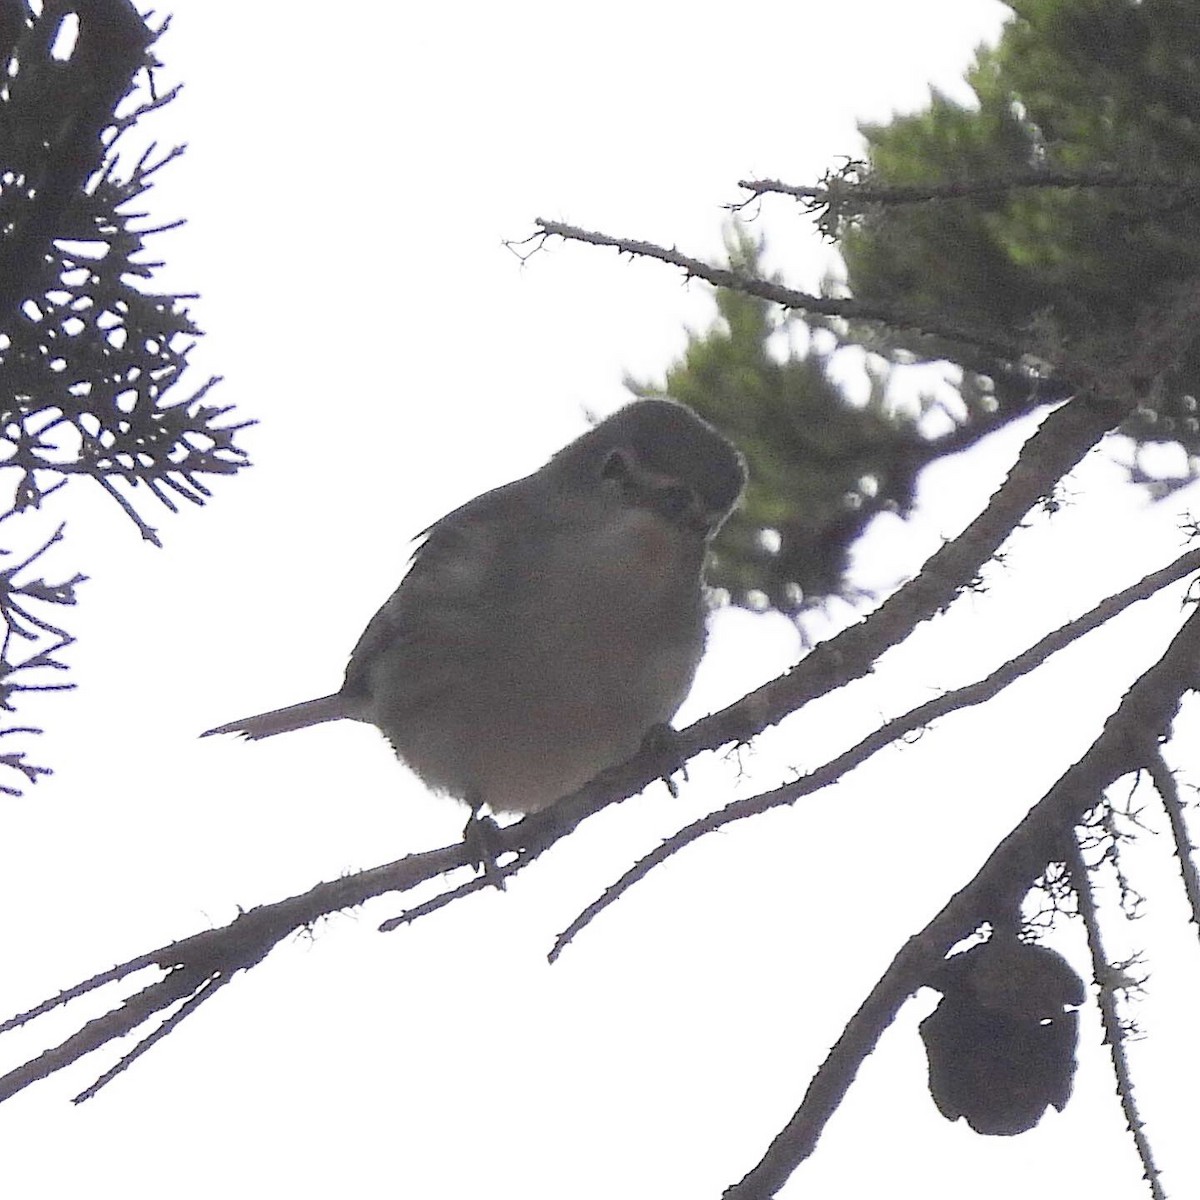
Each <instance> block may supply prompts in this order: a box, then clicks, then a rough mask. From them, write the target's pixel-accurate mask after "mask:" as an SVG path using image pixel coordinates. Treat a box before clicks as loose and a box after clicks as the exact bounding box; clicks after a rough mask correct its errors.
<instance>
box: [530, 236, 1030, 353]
mask: <svg viewBox="0 0 1200 1200" xmlns="http://www.w3.org/2000/svg"><path fill="white" fill-rule="evenodd" d="M534 224H535V225H536V226H537V229H538V232H537V233H536V234H534V235H533V237H532V238H530V239H528V241H530V242H532V243H533V245H532V248H531V249H530V250H529V251H527V252H526V255H525V256H526V257H528V255H529V254H532V253H534V252H535V251H536V250H538V249H540V248H541V246H542V244H543V243H544V242H545V240H546V239H547V238H550V237H560V238H563V239H564V240H565V241H573V242H586V243H587V244H589V245H592V246H606V247H611V248H612V249H614V250H617V251H619V252H620V253H621V254H629V255H632V256H633V257H635V258H653V259H657V260H658V261H659V262H663V263H666V264H667V265H668V266H672V267H678V268H679V269H680V270H681V271H683V273H684V274H685V276H687V278H689V279H703V280H705V282H707V283H711V284H712V285H713V286H714V287H721V288H729V289H730V290H732V291H737V292H744V293H745V294H746V295H748V296H758V297H759V298H760V299H762V300H769V301H770V302H771V303H773V304H778V305H779V306H780V307H781V308H785V309H789V310H790V309H799V310H801V311H803V312H807V313H817V314H819V315H821V316H824V317H841V318H843V319H844V320H847V321H873V322H877V323H879V324H882V325H887V326H888V327H889V328H891V329H896V330H904V331H908V332H912V333H916V334H920V335H922V336H926V337H940V338H947V339H949V340H950V341H954V342H960V343H962V344H964V345H967V346H971V347H974V348H975V349H977V350H981V351H983V352H984V353H985V354H988V355H991V356H992V357H993V358H996V359H999V360H1001V361H1003V362H1007V363H1018V362H1021V361H1022V359H1024V358H1025V356H1026V353H1027V350H1028V345H1027V344H1026V343H1024V342H1021V341H1019V340H1016V339H1013V338H1008V337H1003V336H1001V335H999V334H998V333H996V331H994V330H985V329H980V328H977V327H974V326H966V325H959V324H956V323H955V322H953V321H949V320H947V319H946V318H944V317H941V316H935V315H929V314H920V313H913V312H901V311H898V310H897V309H895V308H893V307H890V306H888V305H881V304H867V303H864V302H863V301H859V300H851V299H846V298H835V297H832V296H814V295H812V294H811V293H808V292H800V291H797V290H796V289H794V288H789V287H785V286H784V285H783V284H781V283H776V282H775V281H774V280H770V279H759V278H756V277H753V276H750V275H743V274H742V273H741V272H739V271H734V270H731V269H730V268H729V267H718V266H716V265H714V264H713V263H706V262H704V261H703V260H702V259H699V258H692V257H690V256H689V255H686V254H682V253H680V252H679V251H678V250H676V249H674V248H673V247H672V248H671V249H668V248H667V247H665V246H658V245H655V244H654V243H653V242H643V241H638V240H636V239H633V238H621V237H612V236H611V235H609V234H606V233H597V232H594V231H592V230H587V229H580V228H578V227H577V226H574V225H566V224H563V222H561V221H547V220H545V219H544V218H542V217H537V218H535V220H534ZM524 244H525V243H513V242H510V243H508V245H509V248H510V249H513V250H516V248H517V246H518V245H524Z"/></svg>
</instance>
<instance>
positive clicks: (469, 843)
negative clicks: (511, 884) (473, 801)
mask: <svg viewBox="0 0 1200 1200" xmlns="http://www.w3.org/2000/svg"><path fill="white" fill-rule="evenodd" d="M463 844H464V845H465V846H466V848H467V865H468V866H471V867H474V868H475V870H476V871H482V872H483V874H484V875H485V876H486V878H487V880H488V882H489V883H490V884H491V885H492V886H493V887H495V888H497V889H498V890H500V891H504V876H503V875H501V874H500V869H499V867H497V865H496V856H497V855H498V854H500V853H501V852H502V851H503V849H504V847H503V846H502V845H501V844H500V826H499V825H497V824H496V821H495V819H494V818H493V817H489V816H481V815H480V812H479V809H478V808H472V809H471V815H470V817H469V818H468V819H467V823H466V825H464V826H463Z"/></svg>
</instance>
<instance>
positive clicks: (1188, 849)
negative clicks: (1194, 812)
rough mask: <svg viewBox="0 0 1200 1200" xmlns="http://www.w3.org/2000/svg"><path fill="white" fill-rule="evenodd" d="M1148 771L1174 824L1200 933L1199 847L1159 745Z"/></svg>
mask: <svg viewBox="0 0 1200 1200" xmlns="http://www.w3.org/2000/svg"><path fill="white" fill-rule="evenodd" d="M1146 769H1147V770H1148V771H1149V772H1150V778H1151V779H1152V780H1153V781H1154V787H1155V789H1156V790H1157V792H1158V794H1159V796H1160V797H1162V802H1163V807H1164V808H1165V809H1166V810H1167V819H1168V820H1169V821H1170V823H1171V837H1172V838H1173V839H1174V842H1175V857H1176V858H1177V859H1178V860H1179V871H1180V874H1181V875H1182V876H1183V890H1184V893H1185V894H1186V896H1187V902H1188V907H1189V908H1190V909H1191V913H1192V916H1191V920H1192V924H1193V925H1195V926H1196V932H1197V933H1200V875H1198V874H1197V872H1196V863H1195V860H1194V859H1193V857H1192V855H1193V854H1195V852H1196V847H1195V846H1194V845H1193V844H1192V839H1191V836H1190V835H1189V833H1188V827H1187V820H1186V819H1185V817H1184V815H1183V802H1182V801H1181V800H1180V798H1179V788H1178V786H1177V785H1176V783H1175V775H1174V772H1172V770H1171V768H1170V767H1168V766H1167V763H1166V760H1165V759H1164V758H1163V756H1162V751H1160V750H1159V749H1158V747H1157V746H1156V747H1155V748H1154V753H1152V754H1151V755H1150V756H1149V758H1148V759H1147V760H1146Z"/></svg>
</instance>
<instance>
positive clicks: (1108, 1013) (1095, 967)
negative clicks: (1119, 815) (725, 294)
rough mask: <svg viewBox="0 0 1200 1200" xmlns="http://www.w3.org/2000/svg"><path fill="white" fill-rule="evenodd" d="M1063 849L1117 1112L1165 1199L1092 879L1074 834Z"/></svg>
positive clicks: (1155, 1191)
mask: <svg viewBox="0 0 1200 1200" xmlns="http://www.w3.org/2000/svg"><path fill="white" fill-rule="evenodd" d="M1064 844H1065V846H1066V852H1067V870H1068V871H1069V872H1070V875H1071V886H1072V887H1073V888H1074V889H1075V898H1076V901H1077V903H1078V905H1079V915H1080V916H1081V917H1082V918H1083V924H1084V928H1085V929H1086V930H1087V943H1088V950H1089V952H1090V953H1091V958H1092V977H1093V978H1094V979H1095V981H1096V1002H1097V1004H1098V1005H1099V1007H1100V1021H1101V1024H1102V1025H1103V1026H1104V1040H1105V1042H1106V1043H1107V1045H1108V1049H1109V1054H1110V1055H1111V1056H1112V1065H1113V1074H1114V1075H1115V1076H1116V1080H1117V1095H1118V1096H1119V1097H1120V1100H1121V1111H1122V1113H1124V1115H1125V1127H1126V1128H1127V1129H1128V1130H1129V1132H1130V1134H1132V1136H1133V1144H1134V1146H1135V1148H1136V1149H1137V1154H1138V1158H1139V1159H1140V1160H1141V1163H1142V1177H1143V1178H1144V1179H1145V1180H1146V1182H1147V1183H1148V1184H1149V1185H1150V1195H1151V1196H1152V1197H1153V1198H1154V1200H1167V1193H1166V1192H1165V1191H1163V1186H1162V1178H1161V1176H1160V1174H1159V1170H1158V1168H1157V1167H1156V1166H1155V1165H1154V1155H1153V1154H1152V1152H1151V1150H1150V1142H1149V1140H1148V1139H1147V1137H1146V1131H1145V1124H1144V1122H1143V1121H1142V1118H1141V1116H1140V1114H1139V1113H1138V1108H1137V1101H1136V1100H1135V1098H1134V1095H1133V1078H1132V1077H1131V1075H1130V1073H1129V1058H1128V1056H1127V1055H1126V1053H1125V1031H1124V1029H1123V1028H1122V1025H1121V1018H1120V1015H1119V1014H1118V1013H1117V1001H1116V990H1117V987H1118V986H1119V984H1118V983H1116V982H1115V979H1116V977H1118V976H1119V972H1117V971H1116V970H1115V969H1114V968H1113V965H1112V964H1111V963H1110V962H1109V961H1108V956H1107V955H1106V954H1105V952H1104V941H1103V939H1102V937H1101V933H1100V919H1099V917H1098V916H1097V913H1096V897H1095V895H1094V894H1093V892H1092V881H1091V879H1090V877H1089V875H1088V869H1087V864H1086V863H1085V862H1084V861H1083V854H1082V852H1081V851H1080V849H1079V841H1078V839H1077V837H1076V835H1075V834H1074V833H1072V834H1071V835H1070V837H1068V838H1065V839H1064Z"/></svg>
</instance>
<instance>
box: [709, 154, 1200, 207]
mask: <svg viewBox="0 0 1200 1200" xmlns="http://www.w3.org/2000/svg"><path fill="white" fill-rule="evenodd" d="M850 166H851V167H858V168H859V169H863V168H865V166H866V164H865V163H851V164H850ZM737 185H738V187H740V188H744V189H745V190H746V191H748V192H750V193H751V194H750V196H748V197H747V198H746V199H745V200H740V201H738V203H737V204H732V205H730V208H733V209H739V208H744V207H745V206H746V205H747V204H751V203H753V201H754V200H756V199H758V197H760V196H765V195H772V194H773V195H780V196H791V197H792V198H793V199H795V200H804V201H809V202H810V203H807V204H806V205H805V207H806V208H807V209H808V210H810V211H811V210H813V209H816V208H823V207H825V206H826V205H828V204H830V203H831V202H837V203H838V204H839V205H841V206H842V207H843V209H844V210H845V211H851V209H852V208H853V209H854V210H855V211H861V210H862V209H863V208H866V207H867V206H868V205H872V204H885V205H899V204H922V203H925V202H926V201H932V200H994V199H998V198H999V197H1002V196H1007V195H1009V194H1010V193H1012V192H1014V191H1021V190H1026V189H1030V188H1052V189H1056V190H1067V191H1073V190H1079V189H1083V188H1108V189H1113V190H1119V191H1162V190H1167V191H1170V192H1172V193H1185V194H1187V195H1189V196H1192V197H1196V196H1197V195H1198V194H1200V187H1197V185H1196V183H1195V182H1192V181H1187V180H1181V179H1164V178H1155V177H1153V176H1146V175H1131V174H1129V173H1127V172H1123V171H1119V170H1117V169H1115V168H1111V167H1109V168H1106V167H1098V168H1095V169H1092V170H1084V171H1052V170H1048V169H1045V168H1041V167H1035V168H1030V169H1029V170H1026V171H1013V172H1012V173H1011V174H1008V175H1004V176H1000V177H996V178H993V179H948V180H942V181H939V182H936V183H920V184H876V183H871V182H870V181H869V179H868V180H865V181H864V182H856V181H854V180H851V179H845V178H842V177H841V176H838V175H829V176H826V178H825V179H824V180H823V181H822V182H821V183H819V184H810V185H807V186H805V185H798V184H793V183H784V182H782V181H781V180H778V179H739V180H738V182H737Z"/></svg>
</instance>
